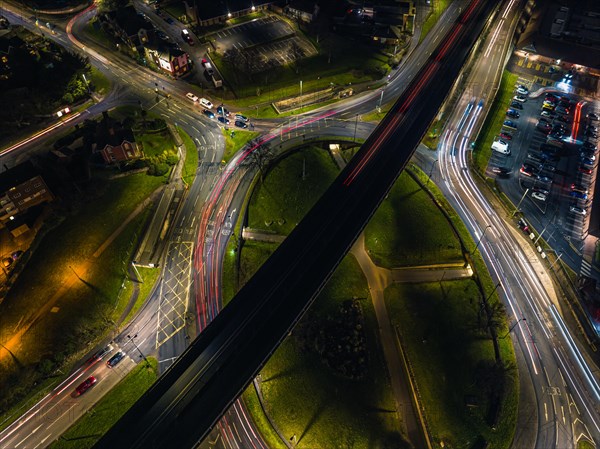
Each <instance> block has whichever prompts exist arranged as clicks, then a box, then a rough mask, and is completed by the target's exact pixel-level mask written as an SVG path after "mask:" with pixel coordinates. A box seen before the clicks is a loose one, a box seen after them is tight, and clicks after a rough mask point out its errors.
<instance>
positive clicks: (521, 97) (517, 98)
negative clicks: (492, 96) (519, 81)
mask: <svg viewBox="0 0 600 449" xmlns="http://www.w3.org/2000/svg"><path fill="white" fill-rule="evenodd" d="M513 100H515V101H518V102H520V103H525V102H526V101H527V97H526V96H524V95H515V96H514V97H513Z"/></svg>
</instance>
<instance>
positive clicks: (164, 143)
mask: <svg viewBox="0 0 600 449" xmlns="http://www.w3.org/2000/svg"><path fill="white" fill-rule="evenodd" d="M135 140H136V141H137V143H138V145H141V146H142V148H143V149H144V156H145V157H154V156H160V155H162V154H165V153H173V154H177V153H176V151H175V142H174V140H173V136H171V133H170V132H169V130H168V129H167V128H165V129H163V130H161V131H158V132H152V133H144V134H136V136H135Z"/></svg>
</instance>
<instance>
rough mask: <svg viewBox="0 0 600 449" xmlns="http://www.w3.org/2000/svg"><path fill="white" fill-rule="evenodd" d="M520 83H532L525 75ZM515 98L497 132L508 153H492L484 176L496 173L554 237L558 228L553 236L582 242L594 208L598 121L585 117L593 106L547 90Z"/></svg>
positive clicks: (521, 206) (509, 193)
mask: <svg viewBox="0 0 600 449" xmlns="http://www.w3.org/2000/svg"><path fill="white" fill-rule="evenodd" d="M519 84H522V85H524V87H525V88H526V90H527V89H528V88H531V87H532V86H531V84H530V83H529V84H527V81H526V80H524V79H522V80H520V82H519ZM550 92H552V94H550V95H548V93H550ZM517 95H518V92H517V91H516V89H515V96H517ZM518 100H519V101H517V98H514V97H513V101H511V104H509V105H506V107H507V113H508V114H509V115H507V117H506V120H507V122H505V124H504V125H503V126H502V129H500V130H498V139H497V140H499V141H500V140H501V141H502V143H506V144H508V148H509V149H510V155H506V154H501V153H500V152H499V151H493V152H492V157H491V159H490V164H489V167H488V171H489V174H490V176H497V177H498V182H499V184H500V186H501V187H502V190H503V191H504V192H505V193H506V194H507V196H508V197H509V198H510V199H511V200H512V201H513V203H514V204H516V205H517V207H518V209H519V210H520V211H522V212H523V214H524V215H525V216H533V217H537V221H539V222H540V223H543V224H544V228H547V229H548V230H549V232H551V233H552V234H553V235H554V234H555V233H557V232H558V234H556V235H554V238H560V237H561V236H562V237H564V238H565V239H566V240H567V241H571V239H573V240H575V241H581V240H582V239H584V238H585V237H586V236H587V234H588V231H589V225H590V222H591V220H590V218H591V216H592V212H593V211H594V208H593V202H594V190H595V182H596V173H597V166H598V152H597V149H596V147H597V137H596V136H597V131H596V127H597V126H598V124H599V123H600V122H598V121H597V120H594V119H593V118H589V117H588V115H589V114H592V117H593V114H595V113H597V112H598V108H597V106H596V105H594V104H590V103H587V102H585V101H584V100H582V99H581V98H579V97H577V96H576V95H573V94H564V93H561V92H557V91H556V90H555V89H551V88H550V89H543V90H537V91H535V92H531V93H529V94H527V95H523V96H522V97H521V98H520V99H518ZM544 103H546V106H544ZM511 105H512V106H511ZM508 109H512V111H508ZM543 111H547V112H543ZM501 149H502V146H500V147H499V150H501ZM501 171H504V172H505V173H499V172H501ZM596 209H598V208H596ZM597 213H598V212H596V213H595V214H597Z"/></svg>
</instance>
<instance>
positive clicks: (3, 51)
mask: <svg viewBox="0 0 600 449" xmlns="http://www.w3.org/2000/svg"><path fill="white" fill-rule="evenodd" d="M19 52H20V53H21V56H20V57H19V56H18V55H17V53H19ZM26 53H27V50H26V48H25V42H23V40H22V39H21V38H20V37H19V36H17V35H16V34H15V33H14V32H9V33H6V34H5V35H3V36H0V80H7V79H9V78H10V77H11V76H12V73H13V69H14V64H15V62H17V63H18V62H20V61H22V60H23V54H26ZM15 58H16V59H17V61H14V59H15Z"/></svg>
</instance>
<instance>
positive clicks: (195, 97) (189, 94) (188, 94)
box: [185, 92, 199, 103]
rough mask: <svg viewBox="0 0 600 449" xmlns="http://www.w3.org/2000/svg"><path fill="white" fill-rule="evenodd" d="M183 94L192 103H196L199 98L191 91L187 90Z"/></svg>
mask: <svg viewBox="0 0 600 449" xmlns="http://www.w3.org/2000/svg"><path fill="white" fill-rule="evenodd" d="M185 96H186V97H187V98H189V99H190V100H192V101H193V102H194V103H196V102H197V101H198V100H199V98H198V97H197V96H196V95H194V94H193V93H191V92H188V93H187V94H185Z"/></svg>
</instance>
